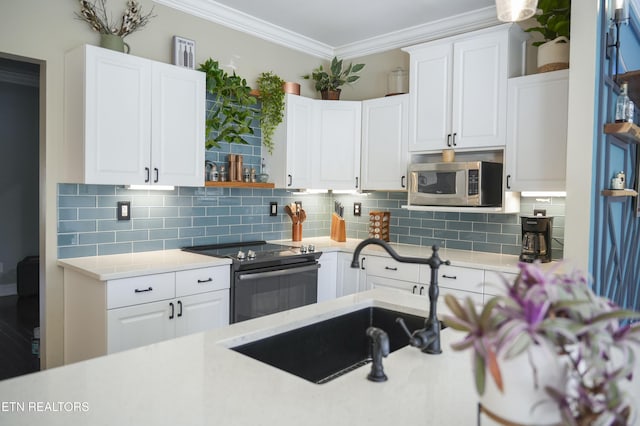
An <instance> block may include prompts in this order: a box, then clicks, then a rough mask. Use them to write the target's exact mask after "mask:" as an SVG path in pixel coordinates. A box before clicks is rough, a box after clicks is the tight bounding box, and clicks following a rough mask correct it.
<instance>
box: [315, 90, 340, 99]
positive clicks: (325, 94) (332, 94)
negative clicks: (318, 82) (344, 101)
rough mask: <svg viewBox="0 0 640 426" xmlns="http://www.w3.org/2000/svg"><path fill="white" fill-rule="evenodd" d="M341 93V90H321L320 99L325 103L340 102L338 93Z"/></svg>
mask: <svg viewBox="0 0 640 426" xmlns="http://www.w3.org/2000/svg"><path fill="white" fill-rule="evenodd" d="M341 91H342V89H337V90H321V91H320V96H322V99H324V100H325V101H337V100H340V92H341Z"/></svg>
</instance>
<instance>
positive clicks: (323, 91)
mask: <svg viewBox="0 0 640 426" xmlns="http://www.w3.org/2000/svg"><path fill="white" fill-rule="evenodd" d="M363 68H364V64H355V65H353V63H350V64H349V65H348V66H347V67H346V68H343V66H342V59H338V58H337V57H336V56H334V57H333V59H332V60H331V66H330V67H329V70H328V72H327V71H325V70H324V68H323V67H322V65H320V66H319V67H318V68H316V69H314V70H313V72H312V73H311V74H306V75H303V76H302V78H304V79H307V80H309V79H311V80H313V81H315V88H316V90H317V91H319V92H320V95H321V96H322V99H330V100H338V99H340V92H341V91H342V89H341V87H342V86H344V85H345V84H351V83H354V82H356V81H357V80H358V79H359V78H360V76H359V75H356V73H357V72H360V71H361V70H362V69H363Z"/></svg>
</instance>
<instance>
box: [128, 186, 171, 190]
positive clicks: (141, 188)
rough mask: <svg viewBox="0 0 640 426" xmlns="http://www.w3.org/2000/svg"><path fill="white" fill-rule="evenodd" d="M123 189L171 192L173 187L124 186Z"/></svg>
mask: <svg viewBox="0 0 640 426" xmlns="http://www.w3.org/2000/svg"><path fill="white" fill-rule="evenodd" d="M125 188H127V189H133V190H145V189H149V190H152V191H173V190H174V188H175V187H174V186H171V185H125Z"/></svg>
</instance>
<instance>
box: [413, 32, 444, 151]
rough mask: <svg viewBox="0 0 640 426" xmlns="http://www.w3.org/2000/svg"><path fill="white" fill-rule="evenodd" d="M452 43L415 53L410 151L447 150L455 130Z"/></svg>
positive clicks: (430, 47) (433, 46)
mask: <svg viewBox="0 0 640 426" xmlns="http://www.w3.org/2000/svg"><path fill="white" fill-rule="evenodd" d="M452 73H453V51H452V47H451V43H443V44H437V45H432V46H427V47H425V48H424V49H422V50H420V51H418V52H415V53H414V52H412V53H411V70H410V73H409V78H410V80H411V81H410V87H411V90H410V108H409V110H410V111H411V115H410V119H409V129H410V132H409V151H430V150H440V149H443V148H446V147H447V139H448V137H447V136H448V135H449V134H450V129H451V91H452V81H451V76H452Z"/></svg>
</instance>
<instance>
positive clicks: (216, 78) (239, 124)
mask: <svg viewBox="0 0 640 426" xmlns="http://www.w3.org/2000/svg"><path fill="white" fill-rule="evenodd" d="M198 70H199V71H202V72H204V73H205V74H206V76H207V77H206V84H207V92H208V93H209V94H210V95H211V96H212V99H211V102H210V107H209V109H208V110H207V119H206V125H205V132H206V142H205V147H206V148H207V149H210V148H213V147H215V148H220V142H228V143H239V144H248V143H249V142H247V141H246V140H245V139H244V137H245V136H246V135H253V134H254V131H253V128H252V127H251V124H252V122H253V120H254V118H255V117H256V111H255V109H253V108H252V107H253V106H254V105H255V104H256V103H257V100H256V98H255V97H254V96H252V95H251V87H249V86H248V85H247V82H246V80H245V79H244V78H242V77H240V76H237V75H236V73H235V72H234V73H233V74H231V75H229V74H228V73H227V72H226V71H224V70H223V69H221V68H220V66H219V65H218V61H214V60H213V59H211V58H209V59H207V60H206V61H205V62H204V63H202V64H200V67H199V68H198ZM207 103H209V102H207Z"/></svg>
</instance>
